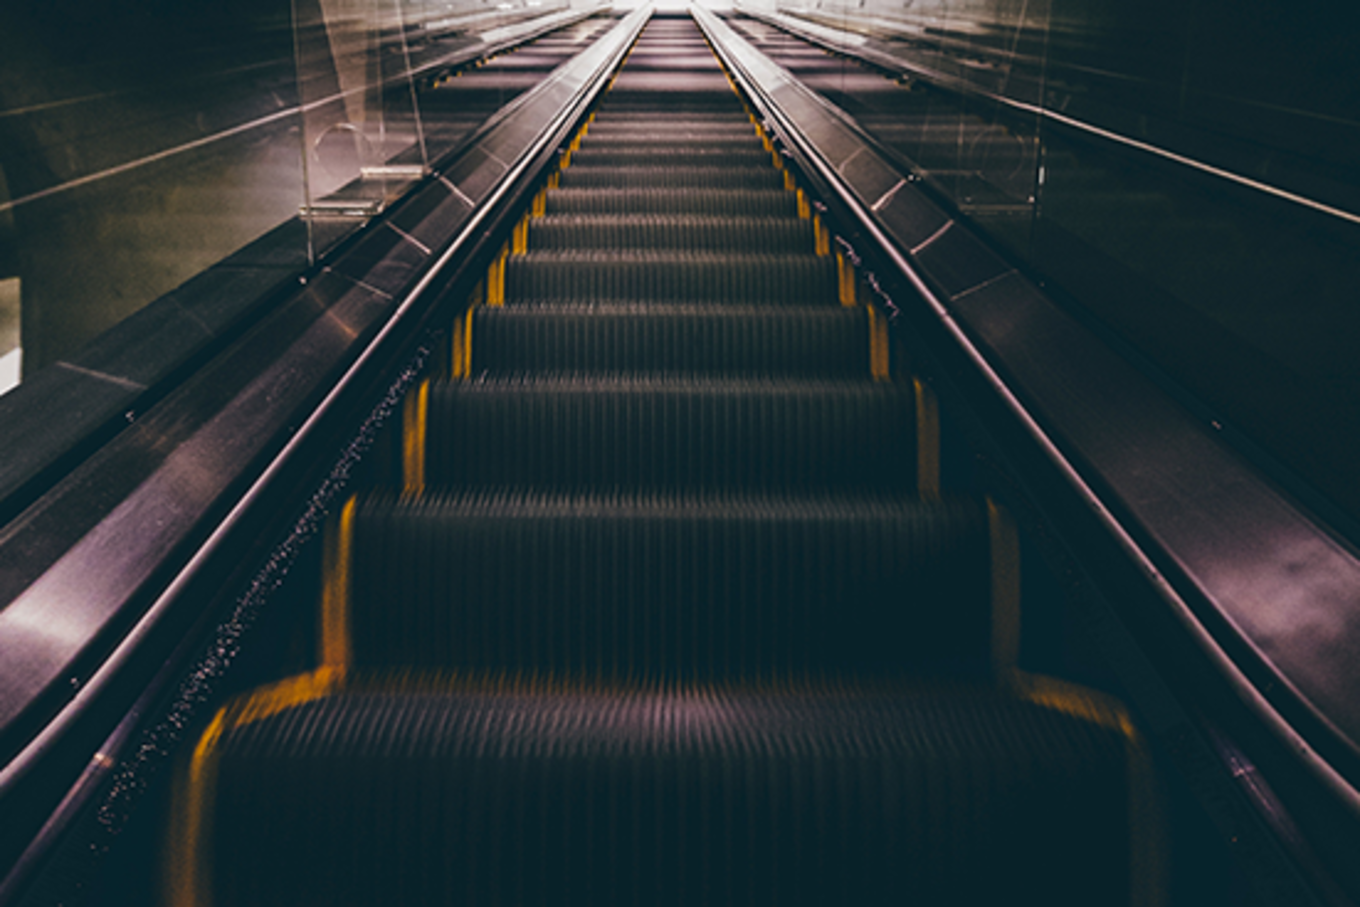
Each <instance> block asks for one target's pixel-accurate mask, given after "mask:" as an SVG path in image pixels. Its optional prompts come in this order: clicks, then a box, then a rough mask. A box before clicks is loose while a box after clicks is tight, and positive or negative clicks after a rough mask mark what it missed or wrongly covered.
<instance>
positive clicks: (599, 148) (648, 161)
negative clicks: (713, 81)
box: [571, 141, 771, 167]
mask: <svg viewBox="0 0 1360 907" xmlns="http://www.w3.org/2000/svg"><path fill="white" fill-rule="evenodd" d="M770 163H771V156H770V152H768V151H764V150H762V149H761V147H760V146H759V145H755V146H754V147H753V146H752V143H751V142H750V141H746V142H743V143H741V146H740V148H714V147H713V146H711V145H705V146H700V147H684V146H680V147H677V146H675V145H671V144H667V143H663V142H656V143H653V144H650V145H635V146H633V147H631V148H624V149H619V148H615V147H613V146H612V145H608V144H602V143H601V144H599V145H597V144H596V143H595V142H591V143H589V144H588V145H586V146H585V147H583V148H582V149H581V150H580V151H577V152H575V153H574V154H572V156H571V166H572V167H641V166H646V165H654V166H658V167H692V166H696V165H702V164H718V165H720V166H723V167H768V166H769V165H770Z"/></svg>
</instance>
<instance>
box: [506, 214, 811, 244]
mask: <svg viewBox="0 0 1360 907" xmlns="http://www.w3.org/2000/svg"><path fill="white" fill-rule="evenodd" d="M814 241H815V240H814V236H813V231H812V221H810V220H798V219H795V218H775V217H764V218H755V217H741V218H737V217H702V216H698V215H656V214H623V215H604V216H601V215H595V216H582V215H576V216H571V217H567V216H560V215H559V216H554V217H537V218H533V219H531V220H530V221H529V248H530V249H533V250H535V251H547V250H555V249H688V250H693V251H696V252H697V251H708V252H782V253H786V254H791V253H799V252H801V253H807V252H810V251H811V250H812V249H813V248H814Z"/></svg>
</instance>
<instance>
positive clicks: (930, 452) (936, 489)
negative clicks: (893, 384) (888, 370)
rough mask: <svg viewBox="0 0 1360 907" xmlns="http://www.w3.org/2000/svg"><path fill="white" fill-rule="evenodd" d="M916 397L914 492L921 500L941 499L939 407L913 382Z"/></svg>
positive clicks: (930, 394) (930, 392)
mask: <svg viewBox="0 0 1360 907" xmlns="http://www.w3.org/2000/svg"><path fill="white" fill-rule="evenodd" d="M911 383H912V389H913V391H914V394H915V397H916V493H917V494H919V495H920V496H921V497H923V498H927V499H930V500H939V498H940V404H939V401H938V400H937V399H936V398H935V392H934V391H933V390H931V389H930V387H929V386H928V385H927V384H925V383H924V382H922V381H921V379H920V378H913V379H912V382H911Z"/></svg>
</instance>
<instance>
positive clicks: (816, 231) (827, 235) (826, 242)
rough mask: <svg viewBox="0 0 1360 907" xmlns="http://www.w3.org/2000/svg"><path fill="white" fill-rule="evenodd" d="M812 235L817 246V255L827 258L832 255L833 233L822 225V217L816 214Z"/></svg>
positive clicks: (813, 220)
mask: <svg viewBox="0 0 1360 907" xmlns="http://www.w3.org/2000/svg"><path fill="white" fill-rule="evenodd" d="M812 235H813V241H814V242H815V243H816V244H817V254H818V255H820V256H822V257H826V256H827V255H830V254H831V232H830V231H829V230H827V229H826V225H825V224H823V223H822V216H821V215H820V214H814V215H813V216H812Z"/></svg>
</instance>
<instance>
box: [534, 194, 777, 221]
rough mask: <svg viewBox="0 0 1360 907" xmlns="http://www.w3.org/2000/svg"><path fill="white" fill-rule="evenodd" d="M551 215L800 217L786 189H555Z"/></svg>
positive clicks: (549, 197) (549, 205)
mask: <svg viewBox="0 0 1360 907" xmlns="http://www.w3.org/2000/svg"><path fill="white" fill-rule="evenodd" d="M546 210H547V213H548V214H635V213H657V214H708V215H727V214H731V215H744V216H750V217H761V216H776V217H778V216H783V217H789V216H794V217H796V216H797V214H798V199H797V197H796V196H795V195H794V193H792V192H786V191H784V190H783V189H690V190H685V189H659V188H630V189H555V190H553V191H552V192H549V193H548V195H547V206H546Z"/></svg>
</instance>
